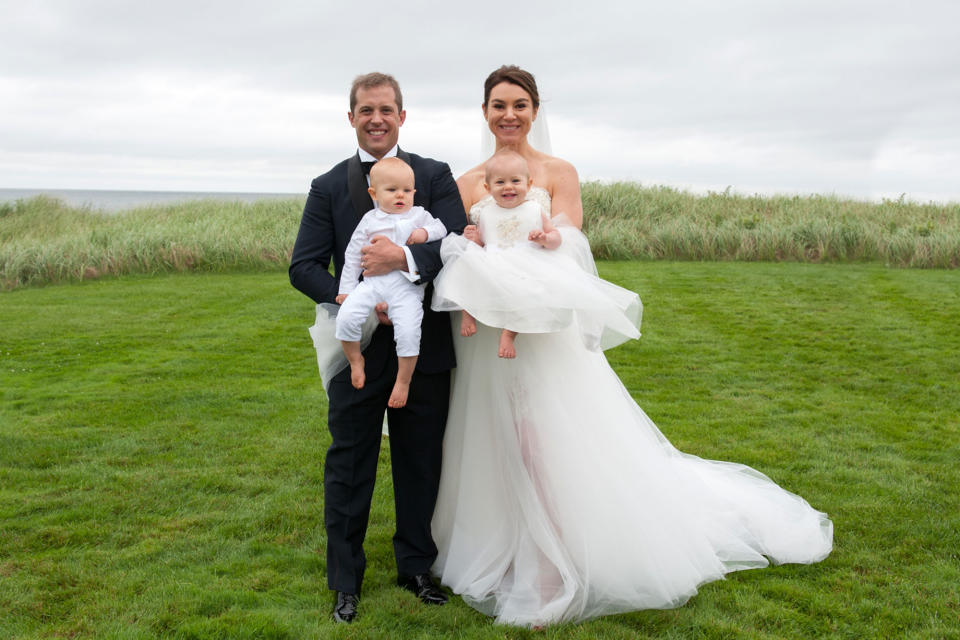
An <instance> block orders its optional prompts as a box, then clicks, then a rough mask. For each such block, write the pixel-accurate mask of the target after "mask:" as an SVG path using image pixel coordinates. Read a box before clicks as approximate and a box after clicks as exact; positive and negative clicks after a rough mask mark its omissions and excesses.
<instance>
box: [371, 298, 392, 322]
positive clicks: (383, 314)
mask: <svg viewBox="0 0 960 640" xmlns="http://www.w3.org/2000/svg"><path fill="white" fill-rule="evenodd" d="M373 309H374V311H376V312H377V320H379V321H380V324H386V325H391V324H393V321H392V320H390V317H389V316H388V315H387V303H386V302H378V303H377V306H375V307H374V308H373Z"/></svg>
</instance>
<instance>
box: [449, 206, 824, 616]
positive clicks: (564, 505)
mask: <svg viewBox="0 0 960 640" xmlns="http://www.w3.org/2000/svg"><path fill="white" fill-rule="evenodd" d="M534 189H535V190H536V191H537V192H536V193H534V190H532V191H531V193H532V195H534V196H535V197H538V198H540V199H541V201H542V202H543V203H544V205H545V207H549V199H548V196H547V194H546V192H545V191H543V190H542V189H536V188H534ZM562 233H563V235H564V245H566V247H567V248H566V250H567V251H568V252H571V251H572V252H579V260H580V261H581V264H583V266H584V267H585V268H587V269H589V268H590V267H591V266H592V260H589V259H588V256H589V251H588V247H587V250H586V252H585V250H584V247H585V246H586V240H585V238H583V236H582V234H580V233H579V231H577V230H576V229H575V228H573V227H566V228H564V229H562ZM584 252H585V253H586V255H584ZM453 315H454V318H455V319H456V318H457V317H458V316H457V314H453ZM456 333H458V332H456V331H455V334H456ZM498 335H499V331H498V330H497V329H494V328H491V327H488V326H485V325H482V324H481V325H478V332H477V334H476V335H475V336H473V337H470V338H460V337H459V336H456V348H457V361H458V368H457V370H456V372H455V379H454V390H453V396H452V399H451V405H450V414H449V418H448V422H447V430H446V435H445V438H444V458H443V473H442V477H441V484H440V495H439V499H438V502H437V507H436V511H435V515H434V519H433V534H434V538H435V540H436V542H437V545H438V548H439V552H440V553H439V556H438V558H437V561H436V563H435V565H434V567H433V570H434V572H435V573H436V575H438V576H439V577H440V579H441V581H442V582H443V584H445V585H447V586H449V587H450V588H451V589H452V590H453V591H454V592H455V593H458V594H460V595H462V597H463V598H464V600H465V601H467V602H468V603H469V604H470V605H471V606H473V607H475V608H477V609H478V610H480V611H482V612H484V613H486V614H488V615H491V616H495V617H496V619H497V621H498V622H502V623H509V624H515V625H521V626H531V625H541V624H549V623H554V622H559V621H568V620H581V619H586V618H591V617H595V616H599V615H605V614H611V613H617V612H623V611H630V610H638V609H661V608H670V607H676V606H679V605H681V604H683V603H684V602H685V601H686V600H687V599H688V598H690V597H691V596H692V595H693V594H695V593H696V591H697V587H698V586H699V585H701V584H703V583H705V582H708V581H712V580H716V579H719V578H721V577H723V575H724V574H726V573H728V572H731V571H736V570H740V569H749V568H756V567H764V566H767V565H768V564H769V563H770V562H773V563H775V564H780V563H788V562H790V563H812V562H817V561H820V560H822V559H823V558H825V557H826V556H827V555H828V554H829V553H830V551H831V548H832V539H833V525H832V523H831V522H830V520H829V519H828V518H827V516H826V514H824V513H821V512H819V511H817V510H815V509H813V508H812V507H810V505H809V504H807V502H806V501H804V500H803V498H801V497H800V496H797V495H795V494H792V493H790V492H788V491H785V490H784V489H782V488H780V487H779V486H777V485H776V484H775V483H774V482H773V481H772V480H770V479H769V478H767V477H766V476H765V475H763V474H762V473H760V472H758V471H755V470H754V469H751V468H750V467H747V466H744V465H740V464H734V463H729V462H719V461H713V460H704V459H701V458H698V457H696V456H692V455H688V454H684V453H682V452H680V451H678V450H677V449H676V448H674V447H673V446H672V445H671V444H670V443H669V442H668V441H667V439H666V438H665V437H664V436H663V435H662V434H661V433H660V431H659V430H658V429H657V427H656V425H654V423H653V422H652V421H651V420H650V419H649V418H648V417H647V415H646V414H645V413H644V412H643V410H642V409H641V408H640V407H639V406H637V404H636V403H635V402H634V400H633V399H632V398H631V396H630V395H629V393H628V392H627V390H626V389H625V388H624V386H623V385H622V383H621V382H620V380H619V378H618V377H617V376H616V374H615V373H614V371H613V370H612V369H611V368H610V366H609V364H608V363H607V361H606V358H605V357H604V356H603V353H602V352H600V351H594V350H590V349H588V348H586V347H585V345H584V341H583V339H582V335H581V332H580V331H579V329H578V327H577V326H576V323H573V324H572V325H571V326H568V327H566V328H564V329H562V330H560V331H556V332H552V333H539V334H521V335H520V336H519V337H518V338H517V342H516V344H517V358H516V359H514V360H506V359H502V358H499V357H497V348H496V345H497V340H498Z"/></svg>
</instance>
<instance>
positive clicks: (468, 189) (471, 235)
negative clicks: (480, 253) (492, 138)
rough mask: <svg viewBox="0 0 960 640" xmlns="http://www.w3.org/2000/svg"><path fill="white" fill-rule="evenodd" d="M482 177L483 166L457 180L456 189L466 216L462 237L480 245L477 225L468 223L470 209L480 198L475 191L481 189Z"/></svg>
mask: <svg viewBox="0 0 960 640" xmlns="http://www.w3.org/2000/svg"><path fill="white" fill-rule="evenodd" d="M483 176H484V174H483V165H480V166H478V167H474V168H473V169H471V170H470V171H467V172H466V173H465V174H463V175H462V176H460V177H459V178H457V189H459V190H460V199H461V200H463V210H464V211H465V212H466V214H467V226H466V227H464V229H463V237H464V238H466V239H467V240H472V241H473V242H476V243H477V244H480V235H479V231H478V230H477V225H475V224H471V223H470V207H472V206H473V205H474V204H475V203H476V202H478V201H479V200H480V198H481V197H482V195H481V196H478V195H477V191H478V190H482V189H483Z"/></svg>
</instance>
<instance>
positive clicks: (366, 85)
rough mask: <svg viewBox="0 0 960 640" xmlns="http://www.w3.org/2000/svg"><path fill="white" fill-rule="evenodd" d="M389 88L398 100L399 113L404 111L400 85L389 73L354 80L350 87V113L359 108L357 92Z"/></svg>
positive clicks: (368, 75) (371, 74) (374, 73)
mask: <svg viewBox="0 0 960 640" xmlns="http://www.w3.org/2000/svg"><path fill="white" fill-rule="evenodd" d="M383 86H388V87H391V88H392V89H393V95H394V96H396V99H397V111H403V96H402V95H401V94H400V83H398V82H397V79H396V78H394V77H393V76H392V75H390V74H389V73H380V72H378V71H374V72H373V73H365V74H363V75H362V76H357V77H356V78H354V79H353V85H352V86H351V87H350V113H353V110H354V109H355V108H356V107H357V91H358V90H359V89H373V88H374V87H383Z"/></svg>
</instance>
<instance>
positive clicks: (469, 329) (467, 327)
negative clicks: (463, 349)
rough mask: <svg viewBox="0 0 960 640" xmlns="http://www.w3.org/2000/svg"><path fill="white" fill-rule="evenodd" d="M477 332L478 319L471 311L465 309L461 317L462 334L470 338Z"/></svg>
mask: <svg viewBox="0 0 960 640" xmlns="http://www.w3.org/2000/svg"><path fill="white" fill-rule="evenodd" d="M476 332H477V321H476V320H474V319H473V316H471V315H470V314H469V313H467V312H466V311H464V312H463V313H462V314H461V317H460V335H462V336H463V337H464V338H469V337H470V336H472V335H473V334H475V333H476Z"/></svg>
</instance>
